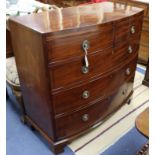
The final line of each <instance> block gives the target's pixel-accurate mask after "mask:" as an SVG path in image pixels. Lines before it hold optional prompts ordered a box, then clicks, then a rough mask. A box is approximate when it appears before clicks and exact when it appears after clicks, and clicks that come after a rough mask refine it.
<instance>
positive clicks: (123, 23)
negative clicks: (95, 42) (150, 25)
mask: <svg viewBox="0 0 155 155" xmlns="http://www.w3.org/2000/svg"><path fill="white" fill-rule="evenodd" d="M142 23H143V16H142V14H141V13H140V14H136V15H134V16H132V17H130V18H125V19H123V20H119V21H116V22H115V31H114V32H115V43H117V42H122V41H124V40H127V39H128V38H129V37H130V38H133V39H134V38H135V37H137V36H139V37H140V34H141V30H142Z"/></svg>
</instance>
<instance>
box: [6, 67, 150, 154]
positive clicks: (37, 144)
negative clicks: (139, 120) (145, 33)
mask: <svg viewBox="0 0 155 155" xmlns="http://www.w3.org/2000/svg"><path fill="white" fill-rule="evenodd" d="M137 70H139V71H140V72H142V73H144V70H140V69H137ZM9 94H10V98H9V99H8V100H7V104H6V108H7V155H28V154H30V155H52V152H51V151H50V146H49V145H48V143H47V142H46V141H45V140H44V139H43V138H42V137H41V136H40V135H39V134H38V133H37V132H36V131H32V130H30V128H28V127H27V126H26V125H24V124H23V123H22V122H21V121H20V117H19V116H20V112H19V107H18V104H17V102H16V100H15V98H14V96H13V95H12V93H11V91H10V90H9ZM116 132H117V131H116ZM146 142H147V139H146V138H145V137H144V136H142V135H141V134H140V133H139V132H138V131H137V130H136V129H135V128H133V129H132V130H130V131H129V132H128V133H127V134H126V135H124V136H123V137H122V138H121V139H120V140H119V141H117V142H116V143H115V144H114V145H112V146H111V147H110V148H109V149H107V150H106V151H105V152H103V153H102V154H101V155H135V154H136V152H137V151H138V150H139V149H140V148H141V147H142V146H143V145H144V144H145V143H146ZM61 155H74V153H73V152H72V151H71V150H70V149H69V148H68V147H66V148H65V151H64V153H62V154H61Z"/></svg>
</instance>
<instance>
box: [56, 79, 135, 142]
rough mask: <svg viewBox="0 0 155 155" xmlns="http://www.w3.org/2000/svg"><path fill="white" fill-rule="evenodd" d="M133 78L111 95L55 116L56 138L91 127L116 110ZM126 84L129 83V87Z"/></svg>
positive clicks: (125, 97) (125, 95)
mask: <svg viewBox="0 0 155 155" xmlns="http://www.w3.org/2000/svg"><path fill="white" fill-rule="evenodd" d="M133 78H134V77H132V78H131V80H129V81H130V82H125V83H124V84H123V85H122V86H121V87H120V89H118V90H117V91H116V92H114V93H113V94H112V95H111V96H109V97H107V98H105V99H103V100H101V101H99V102H97V103H95V104H93V105H91V106H89V107H87V108H84V109H81V110H79V111H77V112H75V113H72V114H68V115H66V116H64V117H59V118H57V119H56V120H55V121H56V131H57V133H56V135H57V137H58V139H62V138H65V137H69V136H72V135H74V134H77V133H79V132H81V131H83V130H85V129H87V128H90V127H93V125H94V126H95V125H96V124H97V123H99V122H100V121H101V120H102V119H104V118H105V117H106V116H108V114H110V113H112V112H114V111H115V110H117V109H118V108H119V107H120V106H121V105H122V104H123V102H124V101H125V99H127V93H126V92H129V91H128V89H129V88H131V87H132V86H133V83H131V81H133ZM128 85H130V87H129V86H128ZM124 90H126V91H124ZM66 120H67V121H66Z"/></svg>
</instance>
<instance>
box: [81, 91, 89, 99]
mask: <svg viewBox="0 0 155 155" xmlns="http://www.w3.org/2000/svg"><path fill="white" fill-rule="evenodd" d="M89 95H90V93H89V91H87V90H85V91H84V92H83V93H82V98H83V99H87V98H88V97H89Z"/></svg>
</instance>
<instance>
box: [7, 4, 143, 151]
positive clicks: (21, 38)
mask: <svg viewBox="0 0 155 155" xmlns="http://www.w3.org/2000/svg"><path fill="white" fill-rule="evenodd" d="M124 7H125V6H124ZM143 13H144V12H143V10H142V9H139V8H135V7H133V8H132V9H130V8H128V7H126V9H124V8H122V6H121V7H119V6H115V5H114V3H111V2H105V3H96V4H91V5H86V6H79V7H70V8H64V9H57V10H54V11H51V12H43V13H39V14H34V15H33V14H32V15H28V16H22V17H14V18H12V19H10V20H9V24H10V29H11V37H12V43H13V48H14V54H15V58H16V63H17V69H18V72H19V78H20V83H21V89H22V93H23V98H24V105H25V111H26V114H25V119H26V122H27V123H28V124H31V125H32V126H33V127H35V128H36V129H37V130H38V131H39V132H40V133H41V134H42V135H43V136H44V137H45V138H46V139H47V140H48V141H49V142H50V143H51V145H52V150H53V151H54V152H55V153H59V152H61V151H62V150H63V147H64V146H65V144H66V143H67V142H69V141H71V140H72V139H74V138H76V137H77V136H79V135H81V134H83V133H85V132H86V131H88V130H90V129H92V128H94V127H95V126H97V125H99V124H101V123H102V122H103V121H104V119H105V118H106V117H107V116H108V115H110V114H112V113H113V112H115V111H116V110H117V109H118V108H120V107H121V106H122V105H123V104H124V103H127V101H129V100H130V98H131V95H132V92H133V81H134V76H135V69H136V63H137V57H138V49H139V41H140V35H141V29H142V22H143Z"/></svg>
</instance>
